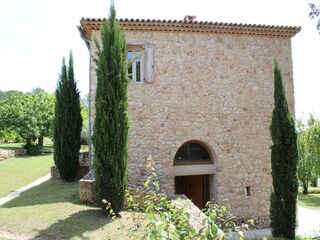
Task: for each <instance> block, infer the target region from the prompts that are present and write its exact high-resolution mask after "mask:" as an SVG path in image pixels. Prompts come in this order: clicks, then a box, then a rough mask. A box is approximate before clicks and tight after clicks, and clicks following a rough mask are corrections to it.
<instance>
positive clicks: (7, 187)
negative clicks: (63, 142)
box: [0, 154, 53, 197]
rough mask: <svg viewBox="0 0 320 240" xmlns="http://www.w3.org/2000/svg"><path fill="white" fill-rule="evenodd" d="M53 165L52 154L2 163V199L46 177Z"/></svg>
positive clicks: (0, 162)
mask: <svg viewBox="0 0 320 240" xmlns="http://www.w3.org/2000/svg"><path fill="white" fill-rule="evenodd" d="M52 165H53V155H52V154H49V155H40V156H33V157H19V158H11V159H7V160H5V161H0V176H1V177H0V197H4V196H6V195H7V194H9V193H10V192H12V191H15V190H17V189H19V188H21V187H24V186H25V185H28V184H29V183H31V182H33V181H35V180H37V179H38V178H40V177H43V176H45V175H46V174H48V173H49V172H50V167H51V166H52Z"/></svg>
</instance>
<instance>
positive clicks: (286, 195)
mask: <svg viewBox="0 0 320 240" xmlns="http://www.w3.org/2000/svg"><path fill="white" fill-rule="evenodd" d="M270 131H271V137H272V141H273V145H272V146H271V167H272V180H273V191H272V193H271V196H270V220H271V224H270V226H271V228H272V235H273V236H274V237H284V238H287V239H294V238H295V227H296V204H297V194H298V180H297V161H298V150H297V133H296V130H295V124H294V119H293V117H292V115H291V114H290V111H289V108H288V102H287V99H286V93H285V89H284V85H283V82H282V75H281V69H280V67H279V64H278V61H277V59H276V58H275V59H274V109H273V113H272V121H271V125H270Z"/></svg>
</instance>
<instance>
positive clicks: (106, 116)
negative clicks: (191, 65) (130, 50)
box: [92, 3, 128, 213]
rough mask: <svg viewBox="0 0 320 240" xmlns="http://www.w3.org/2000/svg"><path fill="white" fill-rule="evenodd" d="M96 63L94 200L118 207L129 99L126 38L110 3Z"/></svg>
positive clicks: (124, 171)
mask: <svg viewBox="0 0 320 240" xmlns="http://www.w3.org/2000/svg"><path fill="white" fill-rule="evenodd" d="M95 43H96V46H97V48H98V51H97V55H96V58H95V62H96V64H97V69H96V73H97V90H96V101H95V107H96V116H95V121H94V132H93V138H92V140H93V146H94V173H95V179H96V181H95V193H96V200H97V201H98V203H101V201H102V200H103V199H105V200H107V201H108V202H110V203H111V206H112V209H113V211H114V212H115V213H118V212H119V211H121V209H122V208H123V205H124V200H125V191H126V188H127V162H128V149H127V142H128V117H127V109H128V99H127V87H128V79H127V67H126V40H125V35H124V33H123V32H121V30H120V24H119V21H118V20H117V19H116V11H115V8H114V5H113V3H112V4H111V7H110V16H109V18H108V19H107V20H106V22H105V23H104V24H103V27H102V30H101V44H102V47H100V44H99V42H98V41H97V40H96V41H95Z"/></svg>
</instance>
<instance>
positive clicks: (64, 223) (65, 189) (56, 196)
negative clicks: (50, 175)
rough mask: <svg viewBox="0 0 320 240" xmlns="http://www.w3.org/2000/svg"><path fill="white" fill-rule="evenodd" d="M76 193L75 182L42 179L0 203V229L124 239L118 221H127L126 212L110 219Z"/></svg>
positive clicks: (35, 235)
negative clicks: (35, 184)
mask: <svg viewBox="0 0 320 240" xmlns="http://www.w3.org/2000/svg"><path fill="white" fill-rule="evenodd" d="M78 195H79V186H78V182H72V183H65V182H63V181H60V180H49V181H47V182H44V183H43V184H41V185H39V186H36V187H34V188H32V189H30V190H29V191H26V192H24V193H22V194H21V196H19V197H18V198H16V199H13V200H12V201H10V202H7V203H6V204H4V205H2V206H0V233H1V232H5V233H8V234H15V236H16V237H17V238H19V239H20V238H21V239H23V238H32V239H33V238H35V239H128V238H126V231H125V230H124V229H123V228H121V226H122V224H121V223H120V221H128V222H130V221H129V220H128V217H129V216H130V215H128V214H129V213H126V212H123V213H122V215H123V217H122V218H121V220H119V219H117V220H114V221H112V220H111V219H110V218H108V217H106V216H105V215H104V214H103V213H102V211H101V210H100V209H98V208H95V207H91V206H86V205H83V204H81V203H80V202H79V196H78ZM26 223H27V224H26ZM17 233H19V234H17ZM0 239H1V238H0Z"/></svg>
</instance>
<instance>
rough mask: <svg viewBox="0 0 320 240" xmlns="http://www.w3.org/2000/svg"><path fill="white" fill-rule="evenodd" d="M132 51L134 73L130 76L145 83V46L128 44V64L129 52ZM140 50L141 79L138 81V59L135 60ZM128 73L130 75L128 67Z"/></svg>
mask: <svg viewBox="0 0 320 240" xmlns="http://www.w3.org/2000/svg"><path fill="white" fill-rule="evenodd" d="M129 52H132V59H131V60H130V61H132V65H131V68H132V73H131V74H132V75H131V77H129V79H130V80H131V81H132V82H134V83H144V82H145V80H144V64H145V63H144V61H145V60H144V46H143V45H127V58H126V60H127V64H129V59H128V57H129V56H128V53H129ZM137 52H140V56H139V58H140V59H139V60H140V81H137V65H136V63H137V61H136V60H135V58H136V53H137ZM127 72H128V75H129V68H128V71H127Z"/></svg>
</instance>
